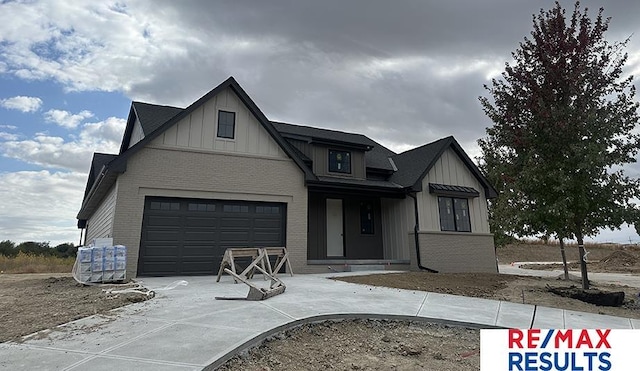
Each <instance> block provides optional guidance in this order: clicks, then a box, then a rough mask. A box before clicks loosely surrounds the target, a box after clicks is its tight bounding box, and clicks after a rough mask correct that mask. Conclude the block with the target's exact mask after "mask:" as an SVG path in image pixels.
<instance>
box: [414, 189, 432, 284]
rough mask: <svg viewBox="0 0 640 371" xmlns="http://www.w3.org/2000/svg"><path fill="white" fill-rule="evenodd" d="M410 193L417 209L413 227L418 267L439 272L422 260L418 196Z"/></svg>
mask: <svg viewBox="0 0 640 371" xmlns="http://www.w3.org/2000/svg"><path fill="white" fill-rule="evenodd" d="M408 195H409V197H411V198H413V208H414V210H415V218H416V224H415V226H414V227H413V237H414V238H415V243H416V259H417V260H418V268H420V269H422V270H426V271H429V272H431V273H438V271H437V270H435V269H431V268H428V267H425V266H423V265H422V262H421V261H420V238H419V237H418V231H419V230H420V223H419V222H418V221H419V220H420V219H419V215H418V197H416V195H415V194H413V193H408Z"/></svg>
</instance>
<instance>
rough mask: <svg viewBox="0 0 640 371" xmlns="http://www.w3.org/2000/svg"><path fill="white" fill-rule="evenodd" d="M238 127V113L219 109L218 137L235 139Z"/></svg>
mask: <svg viewBox="0 0 640 371" xmlns="http://www.w3.org/2000/svg"><path fill="white" fill-rule="evenodd" d="M235 129H236V113H235V112H229V111H222V110H220V111H218V138H225V139H233V138H234V137H235V136H234V133H235Z"/></svg>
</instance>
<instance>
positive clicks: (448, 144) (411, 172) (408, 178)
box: [389, 136, 498, 198]
mask: <svg viewBox="0 0 640 371" xmlns="http://www.w3.org/2000/svg"><path fill="white" fill-rule="evenodd" d="M448 148H451V149H452V150H453V151H454V152H455V153H456V154H457V155H458V157H459V158H460V159H461V160H462V162H463V163H464V164H465V165H466V167H467V169H469V171H470V172H471V173H472V174H473V175H474V177H475V178H476V179H477V180H478V181H479V182H480V184H482V186H483V187H484V192H485V196H486V197H487V198H495V197H497V195H498V193H497V192H496V190H495V189H494V188H493V186H492V185H491V184H489V181H487V179H486V178H485V177H484V175H482V173H481V172H480V169H478V167H477V166H476V164H474V163H473V161H471V159H470V158H469V156H467V154H466V153H465V151H464V150H463V149H462V147H461V146H460V144H458V142H457V141H456V140H455V138H454V137H452V136H449V137H446V138H442V139H440V140H437V141H435V142H432V143H428V144H425V145H423V146H420V147H417V148H414V149H411V150H409V151H406V152H402V153H400V154H398V155H395V156H393V157H392V159H393V162H394V163H395V164H396V166H397V168H398V171H396V172H395V173H394V174H393V175H392V176H391V178H389V180H390V181H392V182H394V183H398V184H400V185H402V186H404V187H410V188H412V189H413V190H416V191H421V190H422V180H423V179H424V177H425V176H426V175H427V173H429V170H431V168H432V167H433V165H435V163H436V162H437V161H438V159H439V158H440V156H442V154H443V153H444V151H446V150H447V149H448Z"/></svg>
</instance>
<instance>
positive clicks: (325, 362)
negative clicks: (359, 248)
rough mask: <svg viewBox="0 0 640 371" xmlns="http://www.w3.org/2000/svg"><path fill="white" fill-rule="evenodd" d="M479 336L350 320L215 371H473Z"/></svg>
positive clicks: (306, 331) (313, 327)
mask: <svg viewBox="0 0 640 371" xmlns="http://www.w3.org/2000/svg"><path fill="white" fill-rule="evenodd" d="M479 368H480V331H479V330H471V329H465V328H458V327H447V326H443V325H438V324H425V323H417V322H396V321H377V320H350V321H344V322H323V323H316V324H310V325H303V326H301V327H299V328H296V329H293V330H290V331H287V332H285V333H283V334H281V335H280V336H279V337H278V338H275V339H272V340H271V341H268V342H266V343H265V344H263V345H262V346H261V347H259V348H257V349H254V350H252V351H250V352H249V353H248V354H245V355H242V356H237V357H235V358H233V359H231V360H229V361H228V362H227V363H225V364H224V365H223V366H222V367H221V368H219V370H248V371H253V370H255V371H258V370H260V371H267V370H309V371H321V370H322V371H324V370H442V371H458V370H478V369H479Z"/></svg>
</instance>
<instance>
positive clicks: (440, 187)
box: [429, 183, 480, 197]
mask: <svg viewBox="0 0 640 371" xmlns="http://www.w3.org/2000/svg"><path fill="white" fill-rule="evenodd" d="M429 192H430V193H455V194H461V195H462V194H466V195H469V196H473V197H478V196H480V192H478V190H476V189H475V188H473V187H465V186H458V185H449V184H438V183H429Z"/></svg>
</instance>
